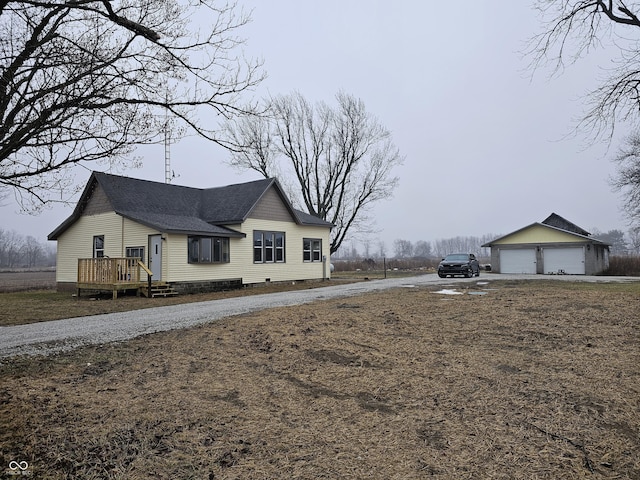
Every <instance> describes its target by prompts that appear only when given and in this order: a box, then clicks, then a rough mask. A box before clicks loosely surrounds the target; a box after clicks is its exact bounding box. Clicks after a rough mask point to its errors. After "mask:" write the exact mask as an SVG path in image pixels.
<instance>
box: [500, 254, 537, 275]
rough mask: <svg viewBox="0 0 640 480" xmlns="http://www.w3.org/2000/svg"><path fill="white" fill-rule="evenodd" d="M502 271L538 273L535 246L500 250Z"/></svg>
mask: <svg viewBox="0 0 640 480" xmlns="http://www.w3.org/2000/svg"><path fill="white" fill-rule="evenodd" d="M500 273H532V274H535V273H537V272H536V250H535V248H519V249H514V250H500Z"/></svg>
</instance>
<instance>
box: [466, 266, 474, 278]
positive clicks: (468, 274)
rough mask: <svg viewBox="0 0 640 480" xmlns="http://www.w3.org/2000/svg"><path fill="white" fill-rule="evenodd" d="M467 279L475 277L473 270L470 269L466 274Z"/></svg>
mask: <svg viewBox="0 0 640 480" xmlns="http://www.w3.org/2000/svg"><path fill="white" fill-rule="evenodd" d="M465 277H467V278H471V277H473V268H470V269H469V271H468V272H467V273H466V275H465Z"/></svg>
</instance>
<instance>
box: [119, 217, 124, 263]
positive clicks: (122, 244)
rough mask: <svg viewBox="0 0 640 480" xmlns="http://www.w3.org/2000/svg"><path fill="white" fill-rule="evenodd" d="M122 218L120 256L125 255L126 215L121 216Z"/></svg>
mask: <svg viewBox="0 0 640 480" xmlns="http://www.w3.org/2000/svg"><path fill="white" fill-rule="evenodd" d="M120 218H121V219H122V227H121V228H120V256H121V257H124V256H125V251H124V217H120Z"/></svg>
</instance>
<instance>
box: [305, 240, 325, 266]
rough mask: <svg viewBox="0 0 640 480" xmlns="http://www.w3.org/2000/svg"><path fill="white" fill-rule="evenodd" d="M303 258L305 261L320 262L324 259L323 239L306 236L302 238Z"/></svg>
mask: <svg viewBox="0 0 640 480" xmlns="http://www.w3.org/2000/svg"><path fill="white" fill-rule="evenodd" d="M302 260H303V261H304V262H319V261H321V260H322V240H321V239H319V238H305V239H303V240H302Z"/></svg>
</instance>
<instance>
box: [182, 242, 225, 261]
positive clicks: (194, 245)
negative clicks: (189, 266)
mask: <svg viewBox="0 0 640 480" xmlns="http://www.w3.org/2000/svg"><path fill="white" fill-rule="evenodd" d="M189 263H229V239H228V238H226V237H189Z"/></svg>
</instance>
